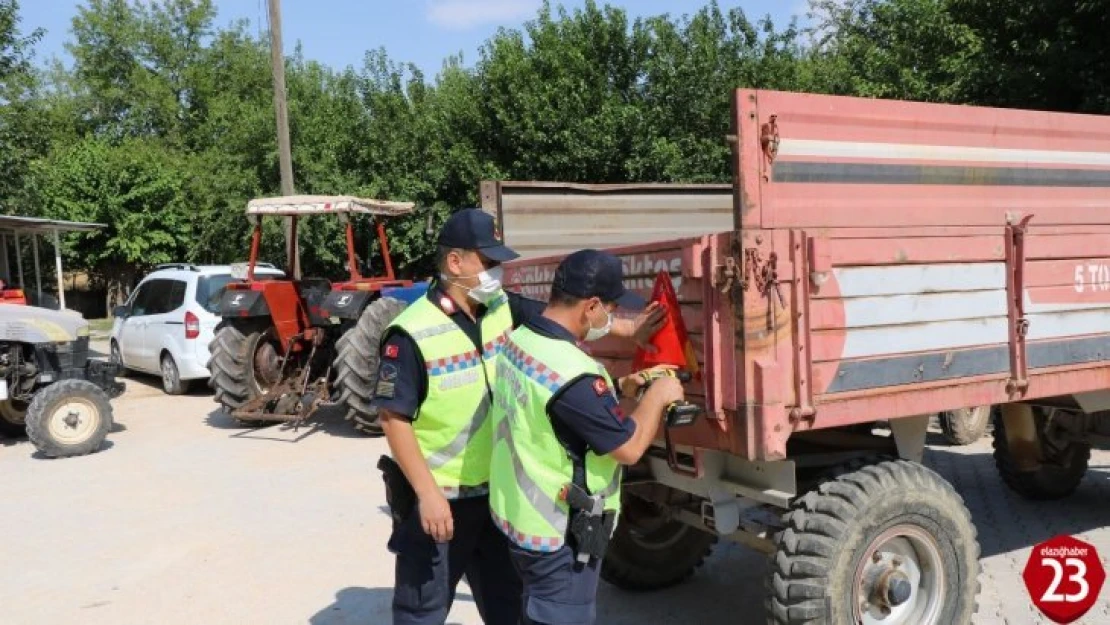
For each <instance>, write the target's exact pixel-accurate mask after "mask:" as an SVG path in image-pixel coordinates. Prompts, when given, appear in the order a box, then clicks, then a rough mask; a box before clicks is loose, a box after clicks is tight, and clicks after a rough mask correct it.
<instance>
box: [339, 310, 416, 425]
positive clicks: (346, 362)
mask: <svg viewBox="0 0 1110 625" xmlns="http://www.w3.org/2000/svg"><path fill="white" fill-rule="evenodd" d="M406 306H407V304H405V302H403V301H401V300H399V299H394V298H392V297H382V298H380V299H377V300H375V301H374V302H372V303H371V304H370V305H369V306H367V307H366V309H365V310H363V311H362V315H361V316H360V317H359V319H358V323H356V324H355V325H353V326H351V327H350V328H349V329H348V330H347V331H346V332H344V333H343V336H341V337H339V341H338V342H337V343H336V348H337V352H338V355H337V356H336V359H335V386H336V388H337V389H338V390H339V403H341V404H342V405H343V406H344V407H345V408H346V410H347V420H349V421H351V422H352V423H354V426H355V429H357V430H359V431H360V432H364V433H366V434H371V435H380V434H381V433H382V428H381V425H380V424H379V423H378V411H377V409H376V408H374V407H373V406H371V405H370V399H371V397H372V396H373V392H374V383H375V382H376V380H377V377H378V365H379V352H378V348H379V346H380V344H381V340H382V335H383V334H385V329H386V328H387V327H388V326H389V324H390V323H392V322H393V320H394V319H395V318H396V317H397V315H399V314H401V312H402V311H404V310H405V307H406Z"/></svg>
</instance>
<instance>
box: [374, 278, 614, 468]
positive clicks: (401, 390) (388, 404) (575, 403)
mask: <svg viewBox="0 0 1110 625" xmlns="http://www.w3.org/2000/svg"><path fill="white" fill-rule="evenodd" d="M508 296H509V310H510V311H511V313H512V317H513V327H514V328H516V327H519V326H520V325H521V324H526V325H527V326H528V327H529V328H531V329H532V330H533V331H535V332H537V333H538V334H540V335H542V336H546V337H548V338H553V339H559V340H564V341H570V342H572V343H573V342H575V339H574V336H573V335H572V334H571V333H570V332H569V331H568V330H567V329H566V328H564V327H563V326H561V325H559V324H558V323H555V322H554V321H551V320H550V319H547V318H546V317H544V316H543V310H544V306H545V305H544V303H543V302H540V301H538V300H533V299H529V298H526V297H524V296H522V295H519V294H517V293H508ZM427 297H428V298H429V299H430V300H431V301H432V302H433V303H435V304H436V305H437V306H439V307H440V310H443V312H444V313H446V314H447V316H448V317H450V318H451V320H452V321H454V322H455V323H456V324H457V325H458V326H459V328H460V329H462V331H463V332H465V333H466V335H467V336H469V337H470V340H471V341H473V342H474V346H475V347H476V348H479V349H480V346H481V344H482V343H483V342H484V341H483V338H484V339H485V340H489V338H490V337H481V336H480V328H479V323H480V322H481V319H482V316H483V315H484V314H485V312H486V310H485V307H480V308H479V309H478V321H477V322H476V321H474V320H472V319H471V318H470V317H469V316H468V315H467V314H466V313H465V312H463V311H462V310H460V309H459V308H458V306H457V305H455V303H454V301H453V300H451V299H450V298H449V297H448V296H447V294H446V293H445V292H444V291H443V289H442V287H441V286H439V285H438V284H433V285H432V287H431V288H429V289H428V295H427ZM444 298H447V299H446V300H444ZM383 378H384V381H385V382H386V383H385V384H382V383H381V382H382V381H383ZM378 381H379V383H378V384H376V385H375V388H376V391H375V395H374V398H373V399H372V400H371V403H372V404H373V405H374V406H377V407H379V408H384V409H386V410H389V411H390V412H392V413H394V414H397V415H400V416H402V417H407V418H408V419H409V420H410V421H411V420H415V419H416V418H417V417H418V416H419V415H418V414H417V410H418V408H419V407H420V404H421V403H422V402H423V401H424V398H425V397H427V390H428V372H427V370H426V369H425V368H424V358H423V356H421V354H420V350H419V349H418V348H417V345H416V342H415V341H413V340H412V338H411V337H409V336H408V335H407V334H405V333H403V332H397V331H392V332H390V333H389V334H387V335H386V338H385V342H384V344H383V346H382V350H381V366H380V368H379V370H378ZM548 412H549V416H550V417H551V420H552V423H551V425H552V428H553V429H554V430H555V435H556V436H557V437H558V438H559V441H560V443H562V445H563V447H564V448H566V450H567V451H568V452H569V453H570V454H571V456H572V457H574V459H575V460H578V461H581V459H582V458H583V457H584V456H585V453H586V450H587V449H590V450H593V452H594V453H596V454H599V455H604V454H607V453H609V452H611V451H613V450H614V449H616V448H618V447H620V446H621V445H623V444H624V443H625V442H627V441H628V439H629V438H631V437H632V433H633V432H634V431H635V429H636V423H635V422H634V421H632V420H631V419H628V418H626V417H625V415H624V413H623V412H621V409H620V406H619V404H618V403H617V400H616V399H615V398H614V397H613V396H612V394H610V393H609V392H608V389H607V386H606V385H605V383H604V380H603V378H601V376H596V375H587V376H583V377H581V378H579V379H578V380H576V381H574V382H572V383H570V384H568V385H567V386H566V387H564V388H563V389H562V390H561V391H560V392H559V393H558V394H557V395H556V396H555V397H554V398H552V402H551V405H550V407H549V410H548Z"/></svg>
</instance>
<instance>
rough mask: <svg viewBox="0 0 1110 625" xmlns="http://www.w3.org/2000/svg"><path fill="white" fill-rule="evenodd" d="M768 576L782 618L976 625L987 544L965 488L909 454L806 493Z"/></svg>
mask: <svg viewBox="0 0 1110 625" xmlns="http://www.w3.org/2000/svg"><path fill="white" fill-rule="evenodd" d="M783 520H784V521H785V522H786V529H784V530H782V531H781V532H779V533H778V534H777V535H776V543H777V551H776V553H775V554H774V557H773V559H772V563H771V567H770V574H769V576H768V578H767V593H766V597H767V598H766V612H767V620H768V622H769V623H773V624H774V625H803V624H817V623H822V624H823V623H871V622H874V623H889V624H891V625H895V624H898V625H950V624H951V625H967V624H969V623H971V617H972V615H973V614H974V613H975V611H976V608H977V605H976V596H977V595H978V593H979V579H978V576H979V543H978V541H977V538H976V531H975V526H974V525H973V524H972V523H971V514H970V513H969V512H968V511H967V507H966V506H964V502H963V499H961V498H960V496H959V494H957V493H956V491H955V490H954V489H953V488H952V486H951V485H949V484H948V483H947V482H945V481H944V479H943V478H941V477H940V476H939V475H937V474H936V473H935V472H933V471H932V470H930V469H928V468H926V467H924V466H922V465H920V464H917V463H913V462H908V461H905V460H890V461H882V462H877V463H875V464H870V465H866V466H863V467H862V468H847V469H846V470H845V471H844V472H843V473H842V474H840V475H838V476H837V477H835V478H833V479H830V480H828V481H826V482H824V483H822V484H821V485H820V486H818V487H817V488H816V489H814V490H811V491H809V492H807V493H806V494H805V495H803V496H801V497H799V498H797V499H796V500H795V501H794V503H793V504H792V505H791V508H790V511H789V512H788V513H787V514H786V515H784V517H783Z"/></svg>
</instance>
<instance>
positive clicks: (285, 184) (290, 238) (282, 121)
mask: <svg viewBox="0 0 1110 625" xmlns="http://www.w3.org/2000/svg"><path fill="white" fill-rule="evenodd" d="M267 2H268V4H269V6H270V63H271V65H272V66H273V72H274V113H275V115H276V116H277V140H278V162H279V164H280V167H281V194H282V195H293V194H294V191H293V155H292V152H291V148H290V145H289V107H288V106H286V101H285V52H284V48H282V45H281V0H267ZM284 221H285V249H286V251H287V252H286V253H287V254H288V256H287V258H286V264H287V266H289V267H292V268H293V276H292V277H293V279H294V280H300V279H301V250H300V246H298V245H297V241H296V233H295V230H294V228H293V218H292V217H286V218H285V220H284Z"/></svg>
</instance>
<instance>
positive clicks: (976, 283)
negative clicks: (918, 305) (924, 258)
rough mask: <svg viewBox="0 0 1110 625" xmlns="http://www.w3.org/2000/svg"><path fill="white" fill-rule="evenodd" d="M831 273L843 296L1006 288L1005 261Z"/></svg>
mask: <svg viewBox="0 0 1110 625" xmlns="http://www.w3.org/2000/svg"><path fill="white" fill-rule="evenodd" d="M833 275H834V276H835V277H836V281H837V283H838V284H839V285H840V296H841V297H843V298H846V299H850V298H853V297H875V296H878V295H922V294H926V293H953V292H965V291H990V290H995V289H1005V288H1006V265H1005V263H948V264H935V265H888V266H885V267H844V268H839V269H833ZM980 316H982V315H980Z"/></svg>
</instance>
